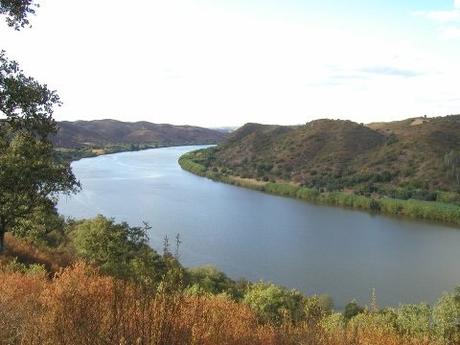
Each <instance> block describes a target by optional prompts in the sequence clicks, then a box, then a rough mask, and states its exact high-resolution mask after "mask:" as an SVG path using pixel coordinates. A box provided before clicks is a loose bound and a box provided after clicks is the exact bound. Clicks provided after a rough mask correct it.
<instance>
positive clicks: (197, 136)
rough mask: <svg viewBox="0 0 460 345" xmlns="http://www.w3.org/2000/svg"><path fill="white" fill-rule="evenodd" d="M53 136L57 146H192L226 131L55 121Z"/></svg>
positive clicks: (215, 140)
mask: <svg viewBox="0 0 460 345" xmlns="http://www.w3.org/2000/svg"><path fill="white" fill-rule="evenodd" d="M58 128H59V130H58V133H57V134H56V135H55V136H54V137H53V138H52V140H53V143H54V145H55V146H56V147H58V148H66V149H76V148H85V147H91V148H103V147H106V146H109V145H127V144H128V145H130V144H133V145H147V144H148V145H158V146H172V145H195V144H217V143H219V142H221V141H222V140H224V139H225V137H226V135H227V134H226V133H225V132H223V131H219V130H213V129H207V128H201V127H193V126H174V125H168V124H154V123H150V122H121V121H116V120H96V121H75V122H68V121H64V122H58Z"/></svg>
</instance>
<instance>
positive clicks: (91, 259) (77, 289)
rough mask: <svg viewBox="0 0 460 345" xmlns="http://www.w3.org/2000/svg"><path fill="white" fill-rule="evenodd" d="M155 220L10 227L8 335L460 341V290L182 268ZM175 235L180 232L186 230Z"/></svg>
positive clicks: (7, 340)
mask: <svg viewBox="0 0 460 345" xmlns="http://www.w3.org/2000/svg"><path fill="white" fill-rule="evenodd" d="M148 229H149V228H148V227H130V226H129V225H128V224H126V223H115V222H114V221H113V220H110V219H107V218H104V217H102V216H98V217H96V218H94V219H89V220H82V221H78V222H67V223H65V224H64V223H63V224H62V227H58V228H54V229H52V230H51V229H48V231H46V232H44V233H42V236H41V237H39V238H37V237H30V235H27V236H25V237H22V238H15V237H13V236H11V235H10V236H8V247H7V250H6V252H4V253H3V254H0V303H1V305H2V308H1V309H0V326H1V332H0V344H10V345H15V344H18V345H19V344H72V345H74V344H82V345H83V344H152V345H153V344H156V345H160V344H161V345H170V344H200V345H201V344H202V345H207V344H209V345H215V344H234V345H237V344H248V345H249V344H251V345H253V344H255V345H257V344H261V345H262V344H264V345H266V344H273V345H278V344H279V345H284V344H286V345H288V344H292V345H294V344H298V345H416V344H417V345H450V344H452V345H453V344H458V341H459V340H460V331H459V328H458V318H459V317H460V291H454V292H453V293H446V294H444V295H443V296H441V297H440V298H439V300H438V301H437V302H436V303H435V304H433V305H428V304H424V303H421V304H412V305H400V306H399V307H396V308H392V307H389V308H380V307H379V306H378V303H377V299H376V296H375V294H374V293H372V294H371V298H370V301H369V303H368V305H367V306H364V307H362V306H360V305H359V304H358V303H357V302H356V301H351V302H350V303H348V304H347V305H346V307H345V309H344V310H343V311H341V312H338V311H334V310H333V304H332V300H331V299H330V298H329V297H327V296H324V295H314V296H305V295H303V294H301V293H300V292H298V291H296V290H289V289H286V288H283V287H280V286H276V285H274V284H270V283H264V282H258V283H250V282H247V281H234V280H232V279H230V278H229V277H227V276H226V275H225V274H224V273H222V272H219V271H218V270H217V269H215V268H213V267H199V268H193V269H186V268H184V267H183V266H182V265H181V264H180V262H179V261H178V259H177V256H178V253H179V250H178V248H175V249H174V252H175V254H172V252H171V250H170V247H169V245H168V241H165V245H164V249H163V254H159V253H157V252H155V251H154V250H152V249H151V248H150V247H148V246H147V245H146V244H147V241H148V238H147V237H146V233H147V231H148ZM178 243H179V241H178Z"/></svg>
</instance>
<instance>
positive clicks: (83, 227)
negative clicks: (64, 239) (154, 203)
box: [71, 215, 166, 284]
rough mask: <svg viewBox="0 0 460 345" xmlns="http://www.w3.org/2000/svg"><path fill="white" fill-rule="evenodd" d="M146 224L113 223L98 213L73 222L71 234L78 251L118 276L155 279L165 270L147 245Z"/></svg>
mask: <svg viewBox="0 0 460 345" xmlns="http://www.w3.org/2000/svg"><path fill="white" fill-rule="evenodd" d="M148 229H149V227H148V226H144V227H130V226H129V225H128V224H127V223H120V224H116V223H115V222H114V220H113V219H107V218H105V217H103V216H101V215H99V216H97V217H96V218H94V219H90V220H85V221H82V222H79V223H76V224H75V226H74V228H73V230H72V232H71V238H72V239H73V244H74V246H75V249H76V252H77V255H78V256H80V257H82V258H83V259H85V260H87V261H88V262H90V263H93V264H95V265H97V266H98V267H100V268H101V270H102V271H103V272H104V273H107V274H110V275H113V276H115V277H119V278H125V279H131V280H137V281H141V282H144V283H147V284H153V283H158V282H159V281H160V280H161V278H162V277H163V275H164V274H165V273H166V264H165V262H164V260H163V259H162V258H161V257H160V256H159V255H158V254H157V253H156V252H155V251H154V250H153V249H151V248H150V247H149V246H148V244H147V243H148V237H147V230H148Z"/></svg>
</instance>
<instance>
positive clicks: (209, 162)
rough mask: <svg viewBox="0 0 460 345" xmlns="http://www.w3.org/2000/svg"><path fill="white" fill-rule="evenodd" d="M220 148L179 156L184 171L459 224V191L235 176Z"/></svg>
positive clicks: (332, 202) (311, 199)
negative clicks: (386, 190)
mask: <svg viewBox="0 0 460 345" xmlns="http://www.w3.org/2000/svg"><path fill="white" fill-rule="evenodd" d="M218 150H219V148H208V149H203V150H198V151H194V152H190V153H186V154H184V155H183V156H182V157H180V159H179V164H180V166H181V167H182V168H183V169H184V170H187V171H189V172H191V173H194V174H196V175H200V176H203V177H207V178H210V179H212V180H215V181H220V182H224V183H229V184H233V185H237V186H240V187H245V188H251V189H255V190H259V191H262V192H267V193H272V194H276V195H281V196H287V197H292V198H297V199H301V200H305V201H309V202H315V203H318V204H325V205H332V206H340V207H348V208H354V209H360V210H366V211H370V212H375V213H382V214H386V215H391V216H402V217H409V218H415V219H422V220H426V221H434V222H441V223H445V224H452V225H456V226H459V225H460V201H459V200H460V194H458V192H447V191H437V192H431V194H432V195H434V198H435V199H436V201H428V200H423V198H421V199H420V198H417V197H416V196H415V194H411V193H412V192H411V193H409V192H407V193H408V194H407V195H408V196H407V197H404V198H403V197H400V196H398V195H384V194H379V193H377V192H376V191H374V192H373V193H362V192H357V191H356V190H352V189H345V188H330V189H327V188H317V187H314V186H311V187H308V186H305V185H302V184H298V183H294V182H291V181H285V180H274V179H269V178H265V177H264V178H253V177H246V176H245V177H241V176H239V175H234V171H232V170H230V169H227V168H225V167H222V166H221V165H219V163H216V161H217V158H216V155H217V153H216V152H218ZM372 188H374V187H372ZM401 193H405V192H404V189H401ZM413 193H416V192H413ZM417 193H420V194H421V195H425V194H426V192H422V191H418V192H417ZM409 195H410V196H409Z"/></svg>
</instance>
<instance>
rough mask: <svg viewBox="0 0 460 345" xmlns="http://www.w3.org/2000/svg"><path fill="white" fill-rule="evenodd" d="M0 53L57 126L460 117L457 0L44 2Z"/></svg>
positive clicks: (6, 32)
mask: <svg viewBox="0 0 460 345" xmlns="http://www.w3.org/2000/svg"><path fill="white" fill-rule="evenodd" d="M40 5H41V6H40V8H39V9H38V10H37V14H36V16H34V17H33V18H32V19H31V22H32V25H33V27H32V28H31V29H24V30H21V31H19V32H16V31H14V30H12V29H10V28H8V27H7V26H6V25H5V24H2V25H0V49H4V50H6V52H7V55H8V56H9V58H11V59H14V60H16V61H18V62H19V63H20V65H21V67H22V68H23V69H24V71H25V72H26V73H27V74H28V75H31V76H33V77H34V78H36V79H37V80H38V81H40V82H42V83H46V84H47V85H48V86H49V87H50V88H51V89H55V90H57V91H58V93H59V95H60V97H61V100H62V101H63V106H62V107H60V108H58V109H56V111H55V118H56V119H57V120H60V121H62V120H92V119H103V118H113V119H118V120H122V121H139V120H145V121H150V122H155V123H172V124H190V125H199V126H206V127H220V126H240V125H243V124H244V123H247V122H259V123H273V124H301V123H305V122H308V121H311V120H314V119H318V118H333V119H349V120H353V121H356V122H364V123H369V122H376V121H392V120H397V119H404V118H408V117H415V116H421V115H428V116H440V115H447V114H458V113H460V87H459V86H458V81H459V80H460V0H455V1H453V0H405V1H401V0H347V1H345V0H321V1H318V0H316V1H313V0H161V1H160V0H130V1H122V0H97V1H95V0H79V1H70V0H42V1H40Z"/></svg>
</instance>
